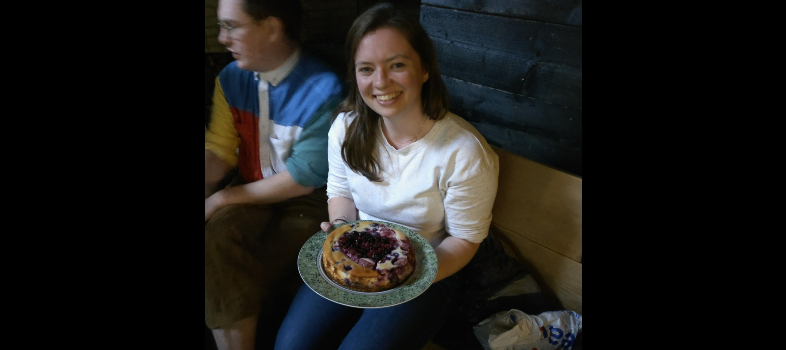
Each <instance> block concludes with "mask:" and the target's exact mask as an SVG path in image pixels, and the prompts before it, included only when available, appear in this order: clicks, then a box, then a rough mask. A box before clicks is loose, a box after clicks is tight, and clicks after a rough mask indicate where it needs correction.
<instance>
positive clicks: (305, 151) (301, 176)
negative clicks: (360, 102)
mask: <svg viewBox="0 0 786 350" xmlns="http://www.w3.org/2000/svg"><path fill="white" fill-rule="evenodd" d="M339 103H341V96H333V97H332V98H330V99H328V101H327V102H325V103H324V104H322V106H321V107H320V108H319V109H318V110H317V111H316V112H314V114H315V115H314V117H313V118H311V120H310V121H309V123H308V124H306V126H305V127H304V128H303V131H302V132H301V133H300V137H298V139H297V141H295V144H294V145H293V146H292V155H291V156H290V157H289V158H288V159H287V162H286V164H287V171H289V174H290V175H291V176H292V179H294V180H295V182H297V183H298V184H300V185H302V186H305V187H322V186H324V185H325V184H326V183H327V176H328V168H329V167H328V154H327V151H328V131H329V130H330V119H331V116H332V114H333V111H334V110H335V109H336V107H337V106H338V104H339Z"/></svg>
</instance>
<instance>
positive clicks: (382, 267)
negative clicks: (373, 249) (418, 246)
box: [377, 247, 407, 270]
mask: <svg viewBox="0 0 786 350" xmlns="http://www.w3.org/2000/svg"><path fill="white" fill-rule="evenodd" d="M393 253H398V256H399V258H401V257H405V256H407V253H406V252H405V251H403V250H401V247H396V249H395V250H393V251H391V252H390V254H389V255H393ZM394 267H396V266H395V265H393V261H392V260H385V261H384V263H383V262H382V261H380V262H378V263H377V270H390V269H392V268H394Z"/></svg>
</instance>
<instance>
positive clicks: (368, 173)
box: [336, 3, 450, 181]
mask: <svg viewBox="0 0 786 350" xmlns="http://www.w3.org/2000/svg"><path fill="white" fill-rule="evenodd" d="M381 28H392V29H395V30H397V31H398V32H399V33H401V35H403V36H404V38H406V39H407V41H408V42H409V44H410V45H412V48H413V49H414V50H415V52H417V53H418V55H419V56H420V64H421V66H422V67H423V69H424V70H425V71H426V72H428V74H429V75H428V77H429V78H428V80H427V81H426V82H425V83H424V84H423V89H422V90H421V93H420V99H421V102H422V103H423V106H422V107H423V113H424V114H426V115H427V116H428V117H429V118H430V119H433V120H440V119H442V118H443V117H444V116H445V115H446V114H447V113H448V102H449V100H450V98H449V97H448V91H447V89H446V88H445V83H444V82H443V81H442V76H441V74H440V71H439V63H438V62H437V54H436V51H435V50H434V45H433V44H432V43H431V39H430V38H429V36H428V33H426V30H425V29H423V27H422V26H421V25H420V22H419V21H418V19H417V18H414V17H413V16H410V15H409V14H407V13H405V12H404V11H402V10H399V9H396V8H395V7H393V5H391V4H389V3H381V4H377V5H374V6H373V7H371V8H369V9H368V10H366V12H363V14H361V15H360V16H359V17H358V18H357V19H355V22H354V23H352V27H351V28H350V29H349V34H347V42H346V46H345V49H346V55H347V68H348V75H347V83H348V85H349V86H348V87H349V95H348V96H347V98H346V99H345V100H344V102H342V103H341V105H340V106H339V107H338V109H337V112H336V113H341V112H345V113H356V114H357V116H356V117H355V120H353V121H352V123H351V124H350V125H349V127H348V128H347V134H346V139H345V140H344V143H343V144H342V145H341V157H342V158H343V159H344V162H345V163H347V165H348V166H349V168H350V169H352V170H353V171H355V172H358V173H360V174H362V175H363V176H365V177H366V178H367V179H369V180H371V181H381V178H380V177H379V176H378V175H377V173H378V169H379V164H378V161H377V160H376V159H375V158H374V156H373V152H374V149H375V145H376V140H377V130H378V129H377V124H378V123H379V118H380V116H379V114H377V113H376V112H374V110H372V109H371V107H369V106H368V105H366V103H365V102H364V101H363V97H362V96H361V94H360V91H358V83H357V78H356V77H355V54H356V53H357V50H358V46H359V45H360V41H361V40H362V39H363V37H364V36H366V34H368V33H371V32H373V31H376V30H377V29H381Z"/></svg>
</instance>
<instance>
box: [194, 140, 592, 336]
mask: <svg viewBox="0 0 786 350" xmlns="http://www.w3.org/2000/svg"><path fill="white" fill-rule="evenodd" d="M492 147H493V146H492ZM493 148H494V151H495V152H496V153H497V155H499V163H500V165H499V166H500V174H499V188H498V190H497V198H496V201H495V203H494V208H493V212H492V213H493V220H492V224H491V229H492V230H493V231H494V233H495V234H496V235H497V236H498V237H499V238H500V240H501V241H503V243H505V249H506V251H507V252H508V254H510V255H511V256H514V257H516V258H517V259H518V260H519V261H520V262H522V263H523V264H524V266H525V267H526V268H527V270H528V271H529V272H530V273H531V274H532V276H533V277H534V278H535V280H536V281H537V282H538V285H539V286H540V288H541V289H542V291H543V293H544V294H547V295H549V296H551V297H553V298H554V299H556V300H558V301H559V303H561V304H562V307H563V308H564V309H565V310H571V311H575V312H577V313H578V314H581V311H582V310H581V231H582V230H581V228H582V225H581V208H582V201H581V195H582V190H581V184H582V179H581V178H580V177H577V176H574V175H570V174H567V173H564V172H562V171H559V170H556V169H553V168H550V167H547V166H544V165H541V164H538V163H535V162H533V161H531V160H528V159H525V158H522V157H520V156H517V155H514V154H512V153H509V152H507V151H504V150H502V149H500V148H498V147H493ZM295 282H299V280H297V281H295ZM296 285H297V284H294V286H296ZM293 291H294V289H293ZM285 311H286V308H282V310H281V313H278V314H277V315H276V317H279V318H281V317H283V313H284V312H285ZM489 316H491V315H489ZM279 322H280V321H279ZM276 325H277V323H273V324H272V325H270V326H272V327H271V328H275V326H276ZM275 330H276V329H273V330H270V329H268V330H267V331H268V332H271V331H272V333H269V334H267V335H266V336H267V337H270V336H272V337H275ZM205 337H206V339H205V341H206V348H213V349H214V348H215V345H214V344H213V343H212V341H213V340H212V336H210V334H209V330H207V329H206V335H205ZM265 341H266V342H268V343H270V344H272V342H273V340H272V339H265V337H264V336H263V337H262V339H258V342H265ZM423 350H446V349H445V348H443V347H441V346H439V345H437V344H435V343H433V342H431V343H428V344H426V346H425V347H423Z"/></svg>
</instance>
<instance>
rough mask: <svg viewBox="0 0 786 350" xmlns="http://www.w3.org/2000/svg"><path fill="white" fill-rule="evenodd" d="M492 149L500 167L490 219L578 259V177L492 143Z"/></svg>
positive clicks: (580, 203)
mask: <svg viewBox="0 0 786 350" xmlns="http://www.w3.org/2000/svg"><path fill="white" fill-rule="evenodd" d="M492 147H493V146H492ZM494 151H495V152H496V153H497V155H499V168H500V171H499V190H498V191H497V198H496V200H495V202H494V208H493V209H492V215H493V221H494V223H496V224H497V225H499V226H501V227H503V228H505V229H507V230H510V231H512V232H515V233H516V234H517V235H519V236H521V237H524V238H527V239H529V240H531V241H533V242H536V243H538V244H540V245H542V246H544V247H546V248H548V249H550V250H553V251H555V252H557V253H559V254H562V255H564V256H566V257H568V258H571V259H573V260H575V261H577V262H580V261H581V258H582V250H581V246H582V182H583V181H582V179H581V178H578V177H576V176H573V175H569V174H566V173H563V172H561V171H559V170H555V169H551V168H548V167H545V166H543V165H540V164H537V163H535V162H533V161H530V160H528V159H525V158H522V157H519V156H516V155H514V154H511V153H509V152H506V151H504V150H501V149H499V148H496V147H494Z"/></svg>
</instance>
